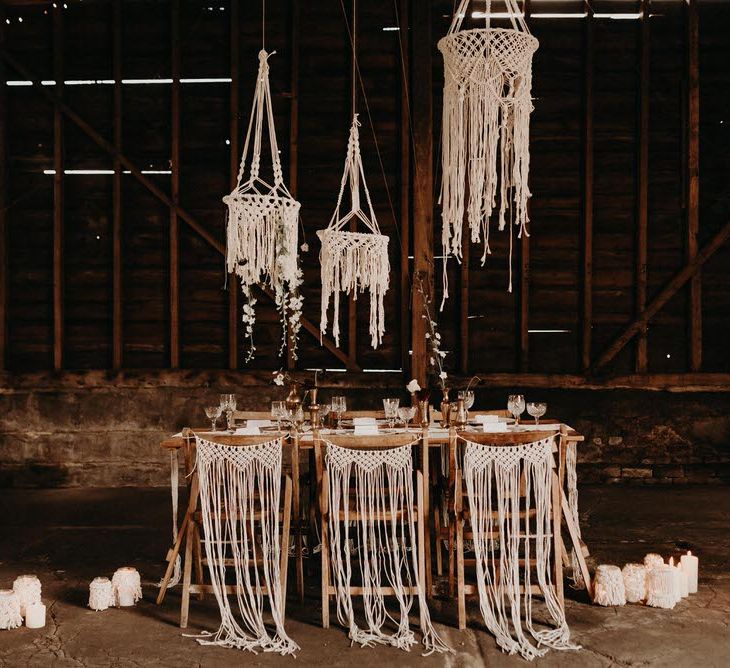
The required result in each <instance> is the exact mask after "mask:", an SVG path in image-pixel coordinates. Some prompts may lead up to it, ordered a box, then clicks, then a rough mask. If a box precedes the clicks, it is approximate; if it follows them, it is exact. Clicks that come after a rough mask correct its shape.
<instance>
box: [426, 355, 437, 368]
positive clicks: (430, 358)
mask: <svg viewBox="0 0 730 668" xmlns="http://www.w3.org/2000/svg"><path fill="white" fill-rule="evenodd" d="M428 363H429V364H430V365H431V366H433V365H434V364H436V360H435V359H434V358H433V357H429V359H428Z"/></svg>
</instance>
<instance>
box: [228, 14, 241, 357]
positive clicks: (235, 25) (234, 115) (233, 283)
mask: <svg viewBox="0 0 730 668" xmlns="http://www.w3.org/2000/svg"><path fill="white" fill-rule="evenodd" d="M230 21H231V24H230V25H231V29H230V37H229V40H230V69H231V98H230V104H229V126H228V141H230V142H231V143H230V146H231V150H230V167H229V185H230V188H231V190H233V189H234V188H235V187H236V182H237V180H238V165H239V160H240V156H239V154H238V152H239V145H238V134H239V132H240V128H239V123H238V114H239V97H240V92H239V83H238V80H239V66H240V47H239V45H240V37H239V35H240V28H241V11H240V0H231V19H230ZM228 368H229V369H237V368H238V281H237V280H236V275H235V274H231V275H230V276H228Z"/></svg>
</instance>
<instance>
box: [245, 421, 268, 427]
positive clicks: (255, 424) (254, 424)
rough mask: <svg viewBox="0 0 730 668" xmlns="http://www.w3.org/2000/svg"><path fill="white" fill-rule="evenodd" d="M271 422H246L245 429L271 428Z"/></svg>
mask: <svg viewBox="0 0 730 668" xmlns="http://www.w3.org/2000/svg"><path fill="white" fill-rule="evenodd" d="M272 424H273V423H272V422H271V420H246V426H247V427H271V426H272Z"/></svg>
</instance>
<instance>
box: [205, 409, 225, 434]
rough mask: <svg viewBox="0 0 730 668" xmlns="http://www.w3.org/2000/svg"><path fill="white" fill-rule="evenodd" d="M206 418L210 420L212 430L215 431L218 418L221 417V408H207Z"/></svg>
mask: <svg viewBox="0 0 730 668" xmlns="http://www.w3.org/2000/svg"><path fill="white" fill-rule="evenodd" d="M205 416H206V417H207V418H208V419H209V420H210V430H211V431H215V425H216V422H218V418H219V417H220V416H221V407H220V406H206V407H205Z"/></svg>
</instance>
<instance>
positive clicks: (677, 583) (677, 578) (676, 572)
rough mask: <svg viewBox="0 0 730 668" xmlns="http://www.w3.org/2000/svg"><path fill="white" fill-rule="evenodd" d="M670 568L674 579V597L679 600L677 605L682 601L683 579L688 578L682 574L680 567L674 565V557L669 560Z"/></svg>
mask: <svg viewBox="0 0 730 668" xmlns="http://www.w3.org/2000/svg"><path fill="white" fill-rule="evenodd" d="M669 568H670V569H671V571H672V577H673V578H674V595H675V598H676V599H677V603H679V601H681V600H682V590H683V589H684V586H683V584H682V578H683V577H685V578H686V576H685V575H684V573H682V571H681V570H680V569H679V567H678V566H675V565H674V557H670V559H669Z"/></svg>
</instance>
